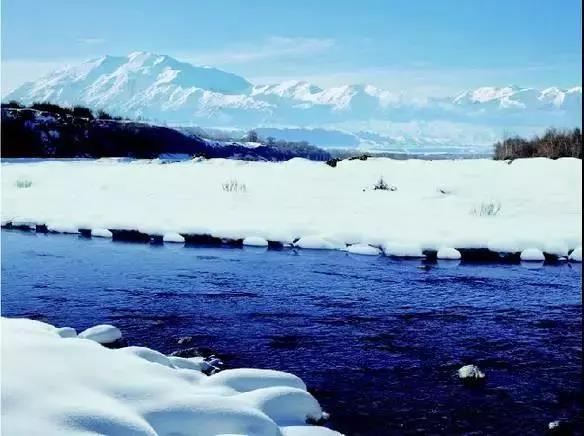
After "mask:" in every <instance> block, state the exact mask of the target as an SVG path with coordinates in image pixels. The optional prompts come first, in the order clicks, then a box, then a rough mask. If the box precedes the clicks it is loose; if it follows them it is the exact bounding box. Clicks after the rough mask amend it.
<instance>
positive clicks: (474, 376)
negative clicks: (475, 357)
mask: <svg viewBox="0 0 584 436" xmlns="http://www.w3.org/2000/svg"><path fill="white" fill-rule="evenodd" d="M458 377H460V378H461V379H462V380H463V381H464V382H470V383H477V382H480V381H483V380H484V379H485V373H484V372H482V371H481V370H480V369H479V367H478V366H476V365H464V366H463V367H462V368H460V369H459V370H458Z"/></svg>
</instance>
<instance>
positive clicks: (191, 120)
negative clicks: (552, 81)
mask: <svg viewBox="0 0 584 436" xmlns="http://www.w3.org/2000/svg"><path fill="white" fill-rule="evenodd" d="M3 100H4V101H9V100H18V101H20V102H22V103H24V104H30V103H32V102H35V101H42V102H45V101H48V102H54V103H57V104H60V105H76V104H79V105H85V106H89V107H91V108H95V109H104V110H107V111H108V112H111V113H114V114H116V115H122V116H127V117H130V118H138V117H140V118H142V119H146V120H151V121H154V122H164V123H168V124H173V125H184V126H195V125H196V126H202V127H213V128H225V129H239V130H246V129H250V128H264V129H267V130H269V131H270V134H271V135H272V136H275V137H277V138H281V139H288V140H290V139H298V138H299V137H300V136H302V135H304V136H303V137H304V138H305V139H306V140H308V141H311V142H313V143H314V144H315V145H319V146H337V147H362V148H368V149H376V148H377V149H383V150H391V151H399V150H401V149H403V150H406V151H408V150H411V149H412V148H415V149H416V150H417V151H419V149H427V148H428V147H430V148H440V147H447V146H448V147H454V148H459V147H463V148H465V149H467V148H468V147H469V146H478V147H479V148H480V147H481V146H486V145H490V144H492V143H493V142H494V141H495V140H498V139H499V138H500V137H501V136H502V135H504V134H515V133H517V134H523V135H525V134H532V133H539V132H541V131H542V130H543V129H545V128H547V127H550V126H554V127H575V126H580V125H581V119H582V87H581V86H577V87H573V88H570V89H560V88H556V87H552V88H547V89H543V90H539V89H534V88H521V87H517V86H508V87H501V88H496V87H481V88H478V89H474V90H469V91H466V92H463V93H462V94H460V95H458V96H456V97H453V98H426V99H423V100H412V99H407V98H405V97H404V96H403V95H401V94H399V93H395V92H392V91H388V90H383V89H379V88H377V87H375V86H372V85H344V86H338V87H333V88H326V89H322V88H320V87H318V86H316V85H313V84H310V83H307V82H302V81H287V82H282V83H277V84H270V85H253V84H252V83H250V82H249V81H248V80H246V79H245V78H243V77H240V76H238V75H235V74H232V73H228V72H225V71H221V70H218V69H216V68H211V67H201V66H194V65H191V64H188V63H184V62H180V61H178V60H176V59H174V58H172V57H169V56H164V55H157V54H152V53H145V52H136V53H132V54H130V55H129V56H127V57H123V56H103V57H101V58H99V59H94V60H90V61H87V62H85V63H83V64H80V65H78V66H74V67H71V68H66V69H62V70H59V71H56V72H54V73H51V74H49V75H47V76H45V77H43V78H41V79H39V80H37V81H35V82H30V83H26V84H24V85H22V86H21V87H20V88H18V89H16V90H15V91H13V92H11V93H10V94H8V95H6V96H5V98H4V99H3ZM336 139H338V141H337V140H336Z"/></svg>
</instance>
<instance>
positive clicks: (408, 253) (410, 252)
mask: <svg viewBox="0 0 584 436" xmlns="http://www.w3.org/2000/svg"><path fill="white" fill-rule="evenodd" d="M383 253H384V254H385V255H386V256H394V257H425V256H424V253H423V252H422V249H421V248H420V246H419V245H415V244H400V243H392V242H388V243H386V244H384V245H383Z"/></svg>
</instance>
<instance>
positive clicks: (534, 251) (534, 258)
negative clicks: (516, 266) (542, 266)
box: [520, 248, 545, 262]
mask: <svg viewBox="0 0 584 436" xmlns="http://www.w3.org/2000/svg"><path fill="white" fill-rule="evenodd" d="M520 258H521V260H524V261H526V262H542V261H544V260H545V256H544V255H543V251H541V250H540V249H538V248H526V249H525V250H523V251H522V252H521V254H520Z"/></svg>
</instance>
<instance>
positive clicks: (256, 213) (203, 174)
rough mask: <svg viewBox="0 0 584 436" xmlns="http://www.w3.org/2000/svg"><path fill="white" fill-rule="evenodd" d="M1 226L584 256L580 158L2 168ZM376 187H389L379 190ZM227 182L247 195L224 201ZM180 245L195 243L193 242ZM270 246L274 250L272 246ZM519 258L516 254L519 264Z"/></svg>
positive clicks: (360, 249)
mask: <svg viewBox="0 0 584 436" xmlns="http://www.w3.org/2000/svg"><path fill="white" fill-rule="evenodd" d="M2 173H3V177H2V195H3V208H2V224H3V225H12V226H13V227H19V226H21V227H28V226H33V227H34V226H41V227H42V228H44V229H46V230H47V231H54V232H63V233H77V232H79V229H87V230H86V231H87V233H88V234H90V235H92V236H96V237H116V235H114V233H115V232H116V231H119V230H131V231H135V232H140V233H139V234H143V235H146V239H148V238H149V236H148V235H156V236H157V237H158V238H159V239H160V242H162V241H167V242H183V241H184V240H185V238H186V239H188V238H189V236H190V237H191V241H190V242H193V240H194V242H205V241H210V240H215V241H216V240H219V241H221V240H225V241H236V242H237V243H238V245H245V246H260V247H262V246H263V247H265V246H267V245H268V246H269V245H272V244H273V243H277V244H278V245H279V246H290V247H297V248H303V249H340V250H346V251H348V252H349V253H353V254H378V253H380V252H381V250H383V253H384V254H386V255H389V256H397V257H423V256H424V254H425V253H427V252H429V251H432V252H434V253H435V255H436V256H437V257H438V258H441V259H460V257H463V258H464V256H463V254H464V253H462V254H461V251H463V252H464V251H465V250H477V249H479V250H488V251H489V252H492V253H514V254H516V255H517V257H518V258H521V259H522V260H525V261H541V260H543V259H545V255H546V254H547V255H551V256H554V257H555V258H558V259H562V260H564V259H565V260H568V259H569V260H573V261H579V260H581V254H580V253H581V245H582V226H581V219H582V200H581V191H582V164H581V161H580V160H577V159H559V160H555V161H553V160H549V159H543V158H541V159H539V158H538V159H525V160H516V161H514V162H512V163H510V162H501V161H490V160H462V161H419V160H408V161H397V160H392V159H385V158H376V159H369V160H367V161H343V162H341V163H339V165H338V166H337V167H336V168H331V167H329V166H327V165H325V164H324V163H322V162H311V161H307V160H303V159H293V160H290V161H288V162H280V163H271V162H245V161H234V160H224V159H211V160H192V161H185V162H180V163H171V164H162V163H161V162H160V161H157V160H154V161H140V160H137V161H132V162H118V161H116V160H110V159H100V160H96V161H83V162H62V161H60V162H48V161H45V162H34V163H3V165H2ZM380 178H383V179H384V181H385V182H386V183H387V184H391V186H394V187H395V189H396V190H394V191H385V190H379V189H374V187H375V185H376V184H377V182H378V180H379V179H380ZM226 180H237V181H238V182H239V184H240V185H245V186H246V189H245V190H243V191H238V190H235V191H226V190H225V189H224V188H223V186H224V184H225V183H224V182H225V181H226ZM187 242H189V241H188V240H187ZM271 243H272V244H271ZM519 254H521V255H520V256H519Z"/></svg>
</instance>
